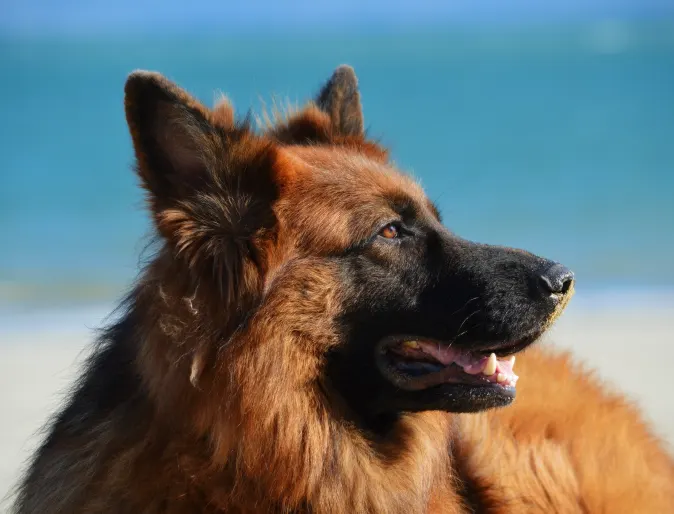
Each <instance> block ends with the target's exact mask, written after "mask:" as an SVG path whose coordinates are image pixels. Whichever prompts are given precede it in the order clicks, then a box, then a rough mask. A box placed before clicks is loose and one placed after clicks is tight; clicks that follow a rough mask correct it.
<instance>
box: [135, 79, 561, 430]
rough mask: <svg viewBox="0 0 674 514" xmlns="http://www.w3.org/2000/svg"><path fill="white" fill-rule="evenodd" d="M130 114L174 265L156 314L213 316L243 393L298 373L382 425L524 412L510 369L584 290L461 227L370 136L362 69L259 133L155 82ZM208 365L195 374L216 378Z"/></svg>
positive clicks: (211, 323)
mask: <svg viewBox="0 0 674 514" xmlns="http://www.w3.org/2000/svg"><path fill="white" fill-rule="evenodd" d="M125 104H126V113H127V120H128V123H129V126H130V129H131V134H132V137H133V143H134V147H135V151H136V156H137V160H138V171H139V175H140V177H141V179H142V182H143V185H144V187H145V188H146V190H147V191H148V193H149V194H148V198H149V203H150V207H151V211H152V213H153V216H154V220H155V223H156V226H157V228H158V230H159V232H160V233H161V235H162V236H163V239H164V240H165V243H166V244H165V249H164V251H163V253H162V256H163V257H162V258H163V259H165V260H167V262H169V263H170V264H169V265H166V266H163V267H159V268H158V269H160V270H163V271H160V272H158V275H157V282H158V283H159V285H160V287H159V291H160V292H161V294H160V295H158V297H157V301H158V302H160V301H161V299H160V297H159V296H162V297H163V296H164V294H165V291H166V288H169V289H170V284H172V283H178V282H179V283H181V284H182V286H181V287H186V288H187V289H188V290H189V293H190V295H188V296H190V298H191V300H190V301H189V307H190V310H194V311H195V312H196V311H197V310H199V309H201V311H202V313H203V311H205V312H207V317H208V323H207V324H204V322H203V319H201V321H199V322H196V321H195V325H194V330H192V331H191V334H192V335H194V334H195V333H196V334H197V337H198V332H199V330H201V328H200V327H206V326H207V327H208V330H209V334H210V335H211V336H213V337H216V336H217V337H216V339H217V341H216V342H215V343H214V344H217V345H218V346H219V347H220V348H221V349H222V348H227V347H228V345H231V348H233V349H234V350H232V351H233V353H232V356H231V358H232V359H233V360H232V361H230V363H232V364H231V365H232V366H234V365H235V364H233V363H234V362H235V361H236V355H239V356H240V357H241V356H242V355H246V358H245V359H243V357H241V359H240V366H239V368H237V369H238V371H237V373H239V374H238V375H237V376H238V379H237V380H238V381H239V383H243V382H245V381H246V380H247V378H246V376H247V374H248V375H250V376H251V377H252V378H250V380H261V378H260V376H259V374H260V373H267V374H268V375H269V373H270V371H269V370H271V369H272V368H275V369H276V370H277V371H278V373H277V375H279V378H278V380H277V381H276V382H275V383H274V384H272V385H269V386H268V387H270V388H271V387H288V386H287V385H283V384H285V382H284V376H283V373H282V371H283V372H288V373H293V376H299V375H301V376H302V377H303V378H302V380H299V379H294V380H295V381H294V382H293V383H294V384H295V386H296V387H307V386H309V385H311V384H313V385H315V386H316V389H317V390H320V391H321V394H323V395H325V396H326V397H328V401H329V402H333V403H334V404H335V405H339V406H341V407H340V408H342V407H343V412H348V413H350V415H352V416H354V417H355V418H356V419H365V420H370V421H375V420H376V419H377V418H379V417H382V416H384V417H385V416H389V415H391V414H393V415H395V414H397V413H400V412H405V411H424V410H446V411H452V412H471V411H479V410H482V409H486V408H490V407H495V406H503V405H506V404H508V403H510V402H511V401H512V399H513V397H514V396H515V385H516V382H517V378H518V377H517V376H516V375H515V374H514V372H513V364H514V356H515V354H516V353H517V352H519V351H520V350H522V349H524V348H525V347H527V346H528V345H529V344H531V343H532V342H533V341H535V340H536V338H537V337H538V336H539V335H540V334H541V333H542V332H543V331H544V330H545V329H546V328H547V327H548V326H549V325H550V323H551V322H552V321H554V319H555V318H556V317H557V316H558V315H559V314H560V312H561V311H562V310H563V308H564V307H565V305H566V303H567V302H568V300H569V298H570V296H571V294H572V290H573V274H572V273H571V272H570V271H569V270H568V269H566V268H565V267H563V266H562V265H560V264H557V263H555V262H552V261H549V260H546V259H543V258H540V257H537V256H535V255H532V254H530V253H528V252H525V251H522V250H514V249H511V248H503V247H495V246H488V245H483V244H476V243H472V242H469V241H467V240H465V239H461V238H460V237H458V236H457V235H455V234H453V233H452V232H451V231H450V230H449V229H447V228H446V227H445V225H443V223H442V221H441V219H440V214H439V212H438V209H437V208H436V207H435V206H434V205H433V204H432V203H431V202H430V201H429V200H428V198H427V197H426V196H425V194H424V193H423V191H422V189H421V188H420V187H419V186H418V185H417V184H416V183H415V182H414V181H413V180H412V179H411V178H409V177H408V176H406V175H404V174H403V173H401V172H400V171H398V170H397V169H396V168H395V167H394V166H393V165H392V163H391V162H390V161H389V159H388V155H387V153H386V151H385V150H384V149H382V148H380V147H379V146H378V145H377V144H375V143H373V142H372V141H370V140H368V139H367V138H366V137H365V135H364V131H363V117H362V112H361V105H360V97H359V92H358V88H357V83H356V77H355V75H354V73H353V71H352V70H351V69H350V68H348V67H340V68H338V69H337V71H336V72H335V73H334V75H333V76H332V78H331V79H330V80H329V81H328V83H327V84H326V85H325V86H324V88H323V89H322V90H321V91H320V93H319V95H318V97H317V98H316V100H315V102H314V103H311V104H309V106H307V107H306V108H304V109H303V110H301V111H299V112H296V113H295V114H290V115H287V116H285V117H283V118H282V119H280V120H276V122H274V123H269V124H268V126H266V127H265V128H263V129H262V130H260V131H257V132H256V131H254V130H252V129H251V128H250V127H249V125H248V124H247V123H246V122H244V123H236V122H235V121H234V115H233V111H232V109H231V107H230V106H229V104H227V103H226V102H224V103H221V104H220V105H219V106H217V107H216V108H215V109H213V110H210V109H208V108H206V107H205V106H203V105H202V104H200V103H199V102H197V101H196V100H195V99H193V98H192V97H190V96H189V95H188V94H187V93H185V92H184V91H182V90H181V89H179V88H178V87H176V86H175V85H173V84H172V83H170V82H169V81H167V80H166V79H164V78H163V77H161V76H160V75H157V74H153V73H146V72H137V73H134V74H132V75H131V76H130V78H129V79H128V82H127V85H126V99H125ZM439 165H442V164H439ZM449 223H450V224H451V220H449ZM162 273H163V275H162ZM169 294H170V291H169ZM164 299H165V298H164ZM192 300H194V304H193V303H192ZM195 306H198V307H195ZM180 323H181V324H182V325H184V324H185V323H189V321H185V319H182V320H181V321H180ZM253 336H255V337H253ZM245 345H255V350H253V349H250V348H248V349H246V348H245ZM182 351H184V349H183V350H182ZM194 351H195V354H194V355H195V357H194V358H195V362H197V361H198V366H197V367H198V368H199V369H196V371H197V372H198V371H199V370H200V369H201V368H203V367H208V362H206V363H204V362H203V360H204V359H203V355H202V354H200V353H198V352H197V350H196V349H195V350H194ZM236 352H238V353H236ZM246 352H248V353H246ZM254 354H255V355H258V357H259V358H257V357H256V358H254V357H252V355H254ZM298 355H301V356H302V357H301V360H293V359H294V358H297V359H300V358H298V357H297V356H298ZM197 358H198V359H197ZM256 359H258V360H256ZM265 359H266V360H265ZM192 373H193V375H194V373H195V368H194V366H193V368H192ZM254 374H257V375H256V376H253V375H254ZM285 379H286V380H287V381H290V379H289V378H287V375H286V377H285ZM267 382H269V380H267ZM272 394H273V393H272Z"/></svg>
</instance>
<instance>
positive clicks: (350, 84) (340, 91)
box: [316, 65, 363, 136]
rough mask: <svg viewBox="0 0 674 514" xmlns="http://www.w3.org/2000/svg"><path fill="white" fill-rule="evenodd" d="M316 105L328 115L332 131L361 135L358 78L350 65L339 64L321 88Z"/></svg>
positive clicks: (341, 133)
mask: <svg viewBox="0 0 674 514" xmlns="http://www.w3.org/2000/svg"><path fill="white" fill-rule="evenodd" d="M316 105H318V107H319V108H320V109H321V110H322V111H323V112H325V113H327V114H328V115H329V116H330V121H331V122H332V130H333V133H335V134H338V135H340V136H363V109H362V107H361V104H360V93H359V92H358V79H357V78H356V73H355V72H354V71H353V68H352V67H351V66H347V65H342V66H339V67H338V68H337V69H336V70H335V71H334V73H333V74H332V77H330V80H328V81H327V82H326V84H325V85H324V86H323V88H322V89H321V91H320V93H319V94H318V97H317V98H316Z"/></svg>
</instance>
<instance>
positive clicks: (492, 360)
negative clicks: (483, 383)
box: [482, 353, 496, 376]
mask: <svg viewBox="0 0 674 514" xmlns="http://www.w3.org/2000/svg"><path fill="white" fill-rule="evenodd" d="M482 373H483V374H484V375H487V376H491V375H493V374H494V373H496V354H495V353H492V354H491V355H490V356H489V359H487V363H486V364H485V365H484V369H483V370H482Z"/></svg>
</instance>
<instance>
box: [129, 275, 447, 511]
mask: <svg viewBox="0 0 674 514" xmlns="http://www.w3.org/2000/svg"><path fill="white" fill-rule="evenodd" d="M318 277H320V275H319V274H316V275H315V276H313V277H309V279H308V280H306V282H305V283H304V284H302V287H296V288H288V287H285V288H283V291H284V297H283V298H282V299H281V298H279V299H278V300H277V299H275V298H267V299H266V301H265V305H263V306H262V308H261V309H260V310H259V311H258V312H256V314H255V315H254V316H256V319H255V320H252V322H251V323H249V324H247V328H243V329H240V333H239V334H238V336H239V337H237V334H235V335H234V336H232V337H229V338H228V339H227V340H226V341H223V339H221V336H222V334H220V333H218V331H217V330H215V329H213V328H212V327H211V325H210V324H209V323H208V320H207V319H205V318H203V317H202V314H201V306H200V302H199V299H198V292H197V295H193V296H184V297H180V298H179V297H174V296H172V294H171V292H168V291H165V290H164V289H162V288H160V287H159V285H158V283H157V284H155V285H152V284H147V285H146V286H145V288H146V289H145V291H144V292H143V293H142V294H141V297H143V296H146V297H147V298H148V300H153V301H152V303H151V305H152V306H154V307H155V308H156V309H157V310H156V311H155V312H152V311H145V312H146V315H147V316H148V318H149V319H148V320H147V322H146V323H143V325H144V326H145V327H147V329H146V330H147V333H146V334H145V336H144V338H143V342H142V343H141V345H140V347H139V353H138V356H137V358H138V365H139V367H140V370H141V375H142V376H145V377H164V379H163V380H161V382H160V383H148V382H146V384H145V385H146V387H147V388H148V391H149V394H150V396H151V397H152V400H153V401H154V402H156V403H157V410H158V412H159V413H160V415H162V414H166V416H167V417H169V416H171V415H172V413H174V412H176V411H177V412H185V413H186V415H185V416H181V418H182V419H181V420H178V422H182V421H186V420H189V422H190V423H191V426H186V427H185V429H186V430H187V431H188V433H189V432H191V435H192V436H196V437H197V438H201V439H203V438H206V439H208V440H210V444H209V447H210V448H212V453H211V454H210V457H209V459H210V462H208V463H207V465H206V466H204V464H205V463H203V462H202V463H201V464H199V467H201V468H205V469H208V473H201V475H202V477H203V480H207V481H208V484H204V492H205V491H206V490H210V489H212V488H213V486H214V482H220V483H221V484H223V486H224V487H225V488H230V489H229V490H228V492H227V493H225V492H224V491H223V490H222V487H218V489H219V490H220V492H221V493H222V494H221V495H220V500H219V501H215V500H212V502H213V503H215V504H222V507H223V508H224V507H227V508H232V507H233V506H235V505H236V503H237V498H241V499H249V498H251V497H258V498H261V499H260V501H261V503H265V501H267V500H269V501H270V505H269V506H268V507H269V508H273V507H272V505H273V504H274V503H275V502H277V501H280V500H281V499H283V501H284V504H283V505H282V506H281V510H284V511H285V510H287V509H291V510H295V509H296V510H299V511H301V510H304V509H307V510H309V511H312V512H392V513H393V512H401V513H403V512H404V513H414V512H425V511H426V509H427V508H428V504H429V502H430V501H431V497H432V495H433V494H437V491H438V488H443V487H445V488H446V487H447V486H448V484H450V483H451V480H450V478H449V476H450V475H451V462H450V446H451V435H452V433H453V427H452V423H453V417H452V416H450V415H448V414H445V413H435V412H426V413H417V414H408V415H402V416H400V418H399V419H398V420H397V421H396V422H395V423H394V424H393V426H392V428H391V430H389V431H388V433H387V434H386V436H384V437H376V438H375V437H369V436H368V435H367V434H366V433H365V432H363V431H361V430H360V429H359V428H358V427H356V426H354V425H353V424H352V423H349V422H347V421H344V420H343V418H342V417H341V416H340V415H339V414H338V413H337V412H333V411H330V410H328V409H330V407H329V405H331V402H328V401H326V400H325V399H324V398H322V396H323V395H324V394H325V387H324V386H323V385H322V384H321V383H320V382H319V380H318V379H317V377H318V370H319V369H320V366H321V355H320V354H317V353H316V354H314V355H312V352H311V346H312V342H311V339H312V337H318V336H319V334H314V333H312V331H320V332H321V333H320V337H322V338H324V339H329V337H330V335H329V334H328V333H327V332H328V331H327V330H326V327H316V326H315V325H314V320H315V317H312V318H306V317H303V316H300V315H298V308H297V306H301V305H302V302H305V304H306V302H307V298H310V300H311V301H313V300H315V299H316V298H319V297H320V298H321V304H320V305H312V306H311V308H315V309H318V310H325V309H329V308H330V306H329V305H327V304H326V302H328V303H329V302H331V301H334V298H333V299H331V298H330V294H327V295H326V291H325V290H324V288H323V286H324V284H320V283H316V281H317V280H319V279H318ZM288 291H298V293H288ZM312 291H313V292H315V294H316V295H315V296H314V295H313V293H312ZM288 294H297V298H292V299H289V298H287V295H288ZM307 295H308V296H307ZM158 299H161V302H158V301H157V300H158ZM281 300H282V301H284V302H288V301H289V300H290V301H291V303H292V305H293V306H295V308H293V309H290V310H285V311H284V310H283V309H280V308H279V302H280V301H281ZM305 306H306V305H305ZM279 311H280V312H283V313H284V314H283V315H282V316H279V315H278V312H279ZM187 316H189V317H191V318H192V323H189V324H188V323H186V322H185V320H186V319H189V318H188V317H187ZM208 316H210V314H208ZM265 319H267V320H271V321H269V322H264V321H262V320H265ZM306 319H310V320H311V323H312V326H308V325H307V321H306ZM181 320H182V321H181ZM189 325H192V326H193V327H194V330H193V331H191V330H189ZM279 327H283V329H282V330H281V329H280V328H279ZM197 331H198V336H197V333H196V332H197ZM190 334H193V336H190ZM205 334H209V335H210V337H211V338H212V339H211V340H210V341H204V335H205ZM279 334H281V335H280V336H279ZM288 334H293V335H288ZM197 340H198V341H200V343H199V344H200V346H199V347H194V345H193V342H194V341H197ZM308 356H309V357H308ZM311 359H313V361H312V360H311ZM205 362H206V363H212V362H215V364H214V365H213V364H210V365H208V364H205ZM195 363H196V364H195ZM298 366H302V369H298ZM158 367H159V369H157V368H158ZM153 368H154V369H153ZM144 369H146V370H147V373H143V370H144ZM176 375H177V376H176ZM172 384H182V390H173V391H167V387H170V386H171V385H172ZM167 392H168V393H169V394H167ZM308 392H309V393H308ZM166 398H171V399H172V401H173V402H175V400H176V399H181V400H183V401H184V405H179V406H176V405H175V404H172V405H170V404H162V402H164V401H166V400H165V399H166ZM213 398H220V399H221V401H220V404H219V405H218V406H217V408H214V406H213V403H214V402H213V400H212V399H213ZM187 413H189V414H187ZM171 423H175V421H171ZM193 471H194V475H193V476H195V477H196V476H199V474H200V473H199V471H197V470H193ZM214 471H215V473H214ZM216 477H217V478H216ZM195 485H196V484H195ZM447 495H449V496H456V495H455V494H454V493H453V492H451V491H445V496H447ZM456 503H457V505H458V504H459V502H458V500H457V501H456ZM241 507H244V506H243V505H242V506H241ZM447 507H448V505H445V507H444V508H447Z"/></svg>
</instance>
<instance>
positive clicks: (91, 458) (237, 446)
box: [16, 68, 674, 514]
mask: <svg viewBox="0 0 674 514" xmlns="http://www.w3.org/2000/svg"><path fill="white" fill-rule="evenodd" d="M352 73H353V72H352V71H350V69H348V68H340V71H339V73H338V74H336V75H335V77H334V78H333V82H332V85H331V86H330V84H329V85H328V86H326V87H332V88H333V90H335V91H337V92H338V93H339V94H337V95H335V96H331V95H330V90H324V91H322V92H321V94H320V95H319V100H318V103H317V104H312V105H309V106H308V107H307V108H306V109H304V110H301V111H300V112H298V113H296V114H294V115H291V116H290V117H289V118H288V119H285V120H282V121H281V122H279V123H277V124H276V125H274V126H273V127H271V128H268V129H267V130H265V131H264V132H263V133H254V132H253V131H252V129H251V128H250V127H248V126H247V125H246V124H236V123H235V121H234V117H233V113H232V110H231V106H229V104H228V103H227V102H226V101H223V102H221V103H220V104H219V105H218V107H217V108H216V109H215V110H213V111H211V110H210V109H208V108H206V107H205V106H203V105H202V104H200V103H199V102H197V101H196V100H194V99H193V98H192V97H190V96H189V95H187V94H186V93H185V92H183V91H182V90H180V89H178V88H177V87H176V86H174V85H173V84H171V83H169V82H168V81H167V80H166V79H164V78H163V77H161V76H159V75H150V74H138V75H136V76H135V79H132V80H130V82H129V85H128V86H127V91H126V94H127V96H126V109H127V117H128V120H129V125H130V128H131V134H132V137H133V141H134V146H135V148H136V153H137V157H138V170H139V175H140V177H141V179H142V182H143V186H144V187H145V188H146V190H147V191H148V201H149V207H150V211H151V213H152V216H153V218H154V221H155V224H156V226H157V229H158V231H159V233H160V234H161V235H162V237H163V240H164V244H163V247H162V248H161V249H160V251H159V253H158V255H157V257H156V259H155V260H154V262H153V263H152V264H151V265H150V266H149V268H148V269H147V270H145V272H144V274H143V276H142V278H141V279H140V281H139V283H138V285H137V286H136V288H135V289H134V291H133V292H132V294H131V295H130V296H129V299H128V300H127V304H126V309H127V310H126V314H123V316H122V318H121V321H120V322H118V323H117V324H115V325H114V326H113V327H112V328H111V329H109V330H108V332H107V333H106V334H105V335H104V336H103V337H102V339H101V340H100V342H99V344H98V346H97V348H96V350H95V352H94V354H93V356H92V357H91V359H90V363H89V367H88V371H87V372H86V374H85V376H84V377H83V378H82V381H81V382H80V384H79V386H78V389H77V391H76V392H75V393H74V395H73V399H72V401H71V402H70V404H69V405H68V406H67V407H66V408H65V410H64V411H63V412H62V413H60V414H59V415H58V416H57V417H56V418H55V420H54V422H53V424H52V426H51V433H50V435H49V437H48V438H47V440H46V442H45V443H44V445H43V447H42V448H41V449H40V451H39V452H38V454H37V456H36V458H35V461H34V462H33V464H32V467H31V469H30V470H29V472H28V474H27V476H26V479H25V481H24V482H23V484H22V485H21V488H20V490H19V496H18V500H17V504H16V511H17V512H19V513H41V514H42V513H44V514H48V513H56V512H63V513H75V512H79V513H103V512H120V513H121V512H125V513H136V512H138V513H140V512H143V513H160V512H161V513H172V514H179V513H195V512H204V513H206V512H213V513H215V512H229V513H256V512H315V513H347V512H348V513H361V512H362V513H366V512H381V513H405V514H407V513H426V512H437V513H440V512H444V513H456V514H459V513H470V512H484V513H506V512H508V513H511V512H515V513H517V512H545V513H551V512H559V513H566V512H569V513H575V512H579V513H581V512H593V513H594V512H604V513H620V512H624V513H636V512H648V513H667V512H674V465H673V464H672V460H671V458H670V457H669V456H668V455H667V453H666V452H665V450H664V449H663V445H662V443H661V442H660V441H658V440H657V438H656V437H655V436H654V435H653V434H652V433H651V431H650V429H649V428H648V427H647V425H646V424H645V423H644V422H643V421H642V419H641V416H640V414H639V412H638V410H637V409H636V408H634V407H633V406H632V405H630V404H629V403H628V402H627V401H626V400H625V399H623V398H622V397H621V396H620V395H617V394H615V393H612V392H610V391H607V390H606V389H605V388H603V387H602V386H601V384H600V383H599V381H598V380H597V379H596V378H594V377H593V376H592V375H591V374H588V373H587V372H585V371H583V370H582V369H580V368H578V367H577V366H575V365H574V364H572V363H571V360H570V359H569V357H567V356H564V355H556V354H553V353H550V352H547V351H543V350H539V349H536V348H534V349H532V350H529V351H528V352H526V354H525V355H522V356H521V357H518V372H519V373H520V375H521V376H522V380H521V382H520V384H519V385H518V394H517V399H516V401H515V403H514V404H513V405H512V406H510V407H507V408H504V409H500V410H494V411H489V412H485V413H481V414H461V415H458V414H449V413H444V412H423V413H410V414H405V415H403V416H402V417H401V418H400V419H399V421H398V422H397V423H396V425H395V428H394V430H393V431H392V432H391V433H390V434H388V435H387V436H386V437H385V438H379V439H377V438H372V437H369V435H368V434H367V433H365V432H363V431H362V430H361V429H359V428H358V427H357V426H356V425H354V424H352V423H351V422H348V421H346V419H345V418H344V417H343V416H340V415H339V414H340V412H341V409H342V407H341V406H340V405H339V404H338V403H335V402H330V401H327V400H326V398H327V397H330V396H331V394H330V388H331V385H330V383H329V382H328V381H326V380H325V377H324V376H323V374H322V372H323V369H324V367H323V364H324V359H325V355H326V353H327V352H328V351H329V350H330V349H331V348H332V347H333V346H334V345H338V344H340V340H339V327H338V326H337V325H336V322H335V321H334V320H336V319H337V318H338V315H339V312H340V309H341V308H342V303H343V298H342V296H341V295H342V291H341V289H340V287H339V284H340V276H339V270H338V269H336V268H335V267H334V266H333V265H332V264H331V262H330V260H329V259H323V258H321V256H325V255H330V253H331V252H335V251H339V250H343V249H344V248H347V247H348V246H349V245H350V244H351V243H352V242H353V241H354V240H355V239H357V238H358V237H365V236H366V235H367V234H368V233H369V232H370V231H371V230H372V226H373V223H374V222H376V220H377V219H379V218H380V217H381V212H382V210H385V209H386V207H385V206H383V205H380V204H378V203H377V201H376V198H378V197H379V196H381V195H383V194H386V195H389V196H390V195H405V196H406V197H410V198H413V199H414V200H415V201H416V202H418V203H419V204H420V205H423V206H424V208H425V209H428V210H429V211H432V210H434V207H433V206H432V205H431V204H430V203H429V202H428V200H426V198H425V196H424V195H423V192H422V190H421V189H420V188H419V186H417V185H416V184H415V183H414V182H413V181H412V180H411V179H409V178H408V177H406V176H404V175H402V174H400V173H398V172H397V171H395V170H394V169H393V168H392V167H391V166H390V164H389V163H388V156H387V152H386V150H385V149H383V148H381V147H380V146H379V145H377V144H376V143H373V142H371V141H369V140H367V139H366V138H365V136H364V134H363V132H362V127H363V122H362V118H359V113H360V104H359V102H360V100H359V97H358V93H357V89H356V84H355V75H354V76H353V77H352ZM326 91H327V92H326ZM344 99H346V100H344ZM153 102H156V105H154V106H153V105H152V103H153ZM344 102H346V104H344ZM355 102H357V103H358V108H355V105H356V104H355ZM148 106H149V107H148ZM148 108H156V109H157V112H159V113H160V114H161V115H162V116H163V117H164V119H165V120H167V124H162V125H156V126H155V125H153V126H144V125H143V123H144V122H143V116H144V115H143V114H142V111H143V109H148ZM167 131H168V132H167ZM162 138H163V139H162ZM163 140H167V141H170V149H171V150H170V153H169V157H168V160H169V162H168V163H164V165H165V166H166V167H167V169H171V170H173V171H174V172H175V176H173V175H172V176H170V177H169V180H164V179H162V178H160V177H157V176H156V175H155V173H154V169H153V166H156V162H153V161H152V159H153V157H152V155H151V152H152V148H153V146H152V145H155V144H161V142H162V141H163ZM224 156H226V157H224ZM180 169H189V170H190V171H189V175H188V176H178V175H179V170H180ZM263 184H267V185H263ZM270 184H271V185H270ZM354 184H355V186H354ZM195 185H196V186H195ZM188 186H189V188H192V187H197V188H198V190H199V194H197V195H191V194H186V193H185V190H187V189H188ZM260 198H262V200H260ZM335 198H339V202H336V201H335ZM270 205H273V208H270V207H269V206H270ZM92 392H94V393H95V394H96V396H95V397H92V396H91V394H90V393H92Z"/></svg>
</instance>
